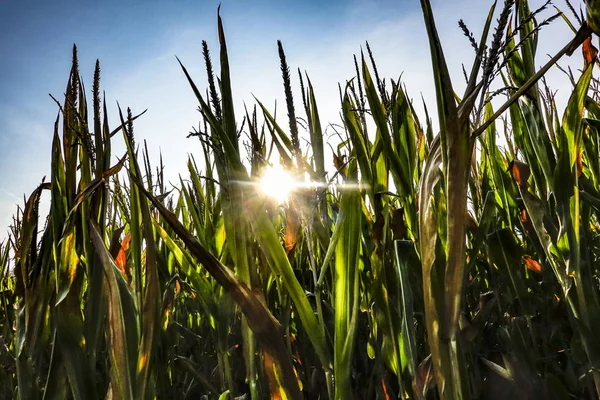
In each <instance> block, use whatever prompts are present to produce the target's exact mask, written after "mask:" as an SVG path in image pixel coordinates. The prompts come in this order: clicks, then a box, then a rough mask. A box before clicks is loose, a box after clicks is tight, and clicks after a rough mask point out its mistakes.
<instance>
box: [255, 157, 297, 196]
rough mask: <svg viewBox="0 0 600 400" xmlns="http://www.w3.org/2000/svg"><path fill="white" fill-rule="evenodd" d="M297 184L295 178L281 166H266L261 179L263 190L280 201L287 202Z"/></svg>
mask: <svg viewBox="0 0 600 400" xmlns="http://www.w3.org/2000/svg"><path fill="white" fill-rule="evenodd" d="M296 186H297V185H296V183H295V182H294V178H293V177H292V176H291V175H290V174H289V173H288V172H287V171H286V170H285V169H283V168H282V167H281V166H273V167H269V168H266V170H265V171H264V174H263V176H262V178H261V179H260V189H261V191H262V192H263V193H264V194H265V195H267V196H269V197H272V198H273V199H275V200H277V202H279V203H285V202H286V201H287V200H288V196H289V195H290V193H291V192H292V191H293V190H294V188H295V187H296Z"/></svg>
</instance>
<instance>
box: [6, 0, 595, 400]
mask: <svg viewBox="0 0 600 400" xmlns="http://www.w3.org/2000/svg"><path fill="white" fill-rule="evenodd" d="M421 8H422V11H423V17H424V23H425V26H426V28H427V33H428V36H429V44H430V51H431V63H432V66H433V76H432V77H431V78H432V80H433V82H435V88H436V100H437V102H436V104H424V110H425V112H424V115H419V116H418V115H417V112H416V111H415V109H414V107H413V103H412V100H411V98H410V97H409V96H408V94H407V93H406V92H405V90H404V86H403V83H402V82H401V81H396V80H390V79H384V78H380V76H379V74H378V71H377V66H376V64H375V61H374V58H375V57H374V55H373V54H372V52H371V49H370V48H369V46H368V44H367V46H366V50H367V51H366V54H363V53H361V54H359V55H357V56H355V57H354V62H355V67H356V76H354V77H353V78H352V79H350V80H348V81H345V82H344V83H343V84H341V85H340V90H339V93H340V98H339V101H340V108H339V110H340V117H341V123H340V125H339V129H338V132H337V133H338V136H339V139H340V140H339V145H334V146H328V145H329V143H327V140H326V139H325V136H324V128H325V126H326V124H325V122H324V121H322V120H321V119H320V117H319V110H318V103H317V97H316V95H315V91H314V89H313V86H312V84H311V81H310V78H309V76H308V75H306V74H304V73H301V72H300V70H298V76H297V78H298V79H297V80H294V82H299V83H300V85H299V87H292V86H293V85H292V72H291V70H290V66H288V64H287V61H286V56H285V53H284V49H283V44H282V43H281V42H278V50H279V57H280V61H281V71H280V72H281V75H282V78H283V90H284V94H285V98H286V104H285V108H286V110H285V111H286V113H287V117H288V119H287V121H286V123H285V124H281V122H280V121H281V118H279V122H278V119H276V118H275V117H274V115H275V112H274V110H269V109H267V108H266V107H265V106H264V105H263V104H262V103H261V102H260V101H259V100H258V99H257V101H256V105H253V106H251V107H249V108H248V109H245V110H244V115H245V117H244V118H243V119H242V121H239V120H238V121H236V118H235V115H236V114H235V110H234V106H233V104H234V101H233V99H234V95H233V93H232V90H231V82H230V68H233V67H234V66H230V65H229V61H228V53H227V45H226V39H225V30H224V24H223V22H222V20H221V17H220V16H219V17H218V41H219V48H218V51H219V55H218V62H217V63H215V64H214V65H213V62H212V60H211V55H210V53H209V48H208V45H207V43H206V42H202V50H203V55H204V59H205V64H206V72H207V76H206V82H207V83H206V84H205V85H199V84H198V83H197V82H199V79H198V78H197V77H193V76H191V75H190V74H189V73H188V71H187V69H186V68H185V66H184V63H183V62H181V61H180V64H181V69H182V76H181V78H182V79H187V81H189V86H190V89H191V90H192V91H193V93H194V94H195V96H196V98H197V100H198V104H197V105H194V104H190V107H192V106H198V109H199V121H200V124H199V127H198V129H196V130H195V131H194V132H193V133H192V134H191V135H190V138H189V139H188V140H199V141H200V142H201V144H202V149H203V153H202V154H193V155H190V157H189V162H188V171H187V172H186V173H185V174H182V177H181V180H180V182H179V185H178V186H177V187H176V188H175V189H172V188H170V187H169V186H168V185H167V183H166V182H165V180H164V168H165V166H164V165H163V164H162V159H161V160H159V162H158V164H154V163H153V160H150V159H149V156H148V150H147V147H146V146H145V145H144V146H139V145H138V144H137V143H136V141H135V134H134V122H135V120H136V119H137V118H143V115H133V113H132V112H131V110H129V109H128V110H127V111H126V112H125V111H123V110H121V109H118V113H119V117H120V118H119V120H118V121H116V123H115V122H114V121H111V123H109V121H108V117H107V115H108V112H107V105H106V102H105V101H104V100H103V99H102V97H101V89H100V64H99V63H98V62H97V64H96V69H95V71H94V76H93V86H92V90H91V94H92V98H91V102H90V103H88V99H87V98H86V90H85V88H84V85H83V82H82V78H81V77H80V72H79V68H78V61H77V49H76V48H75V47H74V49H73V61H72V68H71V71H70V74H69V78H68V83H67V86H66V90H65V96H64V100H63V101H62V102H59V101H57V102H56V103H57V105H58V107H59V113H58V117H57V119H56V123H55V125H54V127H53V129H52V127H49V132H52V135H53V138H54V139H53V144H52V149H51V154H52V158H51V160H52V161H51V162H52V166H51V175H50V177H49V181H42V183H41V184H40V185H39V186H38V187H37V188H35V189H34V190H33V192H32V193H31V194H30V195H29V197H28V198H27V200H26V202H25V204H24V205H23V206H22V207H19V208H18V210H17V212H16V214H15V216H14V218H13V221H14V223H13V224H12V226H11V227H10V232H9V237H8V239H7V240H6V241H5V242H3V243H1V245H0V365H2V368H0V399H10V398H18V399H86V400H87V399H92V400H93V399H153V398H157V399H171V398H173V399H265V398H273V399H293V400H297V399H340V400H341V399H394V398H401V399H444V400H445V399H507V398H510V399H513V400H514V399H598V398H599V395H600V340H599V339H598V338H600V305H599V302H598V295H599V288H600V287H599V278H600V260H599V258H600V96H599V92H598V87H599V85H598V80H597V79H596V78H594V76H593V71H594V68H595V65H596V60H597V50H596V49H595V47H594V45H593V44H592V39H589V38H588V39H586V40H585V41H584V42H583V45H582V49H583V51H581V50H578V51H577V52H575V53H574V55H573V57H581V54H583V55H584V56H583V59H584V62H585V65H584V68H583V69H582V70H580V71H573V72H567V73H569V77H570V80H571V82H572V93H571V95H570V99H569V101H568V103H567V105H566V107H565V109H564V110H559V109H557V107H556V104H555V101H554V100H555V98H554V94H555V92H554V91H553V90H552V88H551V87H550V86H549V85H550V84H551V82H547V81H546V80H544V79H541V80H540V79H539V78H543V73H544V72H545V70H547V68H550V67H551V66H552V65H550V64H553V62H552V63H549V64H548V65H547V68H546V69H545V70H540V71H538V70H537V69H536V46H537V40H538V35H543V34H544V29H543V27H544V26H545V25H547V24H549V23H552V22H554V20H557V21H555V23H565V22H566V23H568V24H569V25H570V26H571V28H572V29H573V36H575V32H576V31H577V29H578V24H581V23H582V21H581V18H579V16H578V15H577V14H576V13H575V15H573V13H569V12H566V13H565V14H562V13H560V12H559V13H557V14H555V15H553V16H551V17H549V18H546V19H540V15H541V14H542V11H546V10H551V7H550V2H547V3H544V5H542V7H541V8H539V9H535V10H532V9H530V8H529V5H528V2H527V1H525V0H520V1H516V2H515V1H513V0H505V1H504V2H503V3H502V4H499V5H497V4H496V3H495V2H494V4H493V5H492V7H491V8H490V11H489V15H488V17H487V20H486V22H485V24H484V28H483V31H482V32H480V33H479V34H478V35H479V36H478V38H476V37H475V35H474V34H473V33H472V32H471V31H469V29H468V28H467V27H466V25H465V24H464V23H462V21H461V23H460V24H459V25H460V27H461V28H462V29H463V31H464V33H465V36H466V37H467V39H468V41H469V42H470V44H471V45H472V47H473V50H474V55H473V59H472V60H465V65H466V66H470V70H465V74H464V79H465V81H466V86H465V87H466V89H465V91H464V93H457V92H456V91H455V90H454V89H453V87H457V85H458V84H457V83H456V80H457V79H459V78H462V77H459V78H451V76H450V74H449V72H448V68H447V65H446V61H445V57H444V50H443V49H442V46H441V43H440V40H439V37H438V33H437V30H436V26H435V20H434V16H433V11H432V8H431V5H430V3H429V0H421ZM497 15H499V17H498V18H497V19H496V18H495V16H497ZM544 15H545V14H544ZM577 20H579V21H577ZM594 38H595V36H594ZM567 40H568V38H567ZM567 40H565V43H564V44H565V45H567V47H566V48H565V49H563V50H561V51H560V52H559V53H557V57H555V60H557V59H558V58H560V57H561V56H562V55H563V54H564V53H565V52H566V49H567V48H568V47H569V46H568V44H567ZM594 40H595V39H594ZM572 46H573V43H571V47H572ZM558 51H559V49H557V52H558ZM178 61H179V60H178ZM215 71H216V72H215ZM273 72H274V73H275V74H277V73H278V71H273ZM278 79H279V78H278ZM453 84H454V86H453ZM461 87H462V86H461ZM492 87H493V88H494V90H492V89H491V88H492ZM498 87H499V88H500V89H498V90H496V89H495V88H498ZM294 96H296V99H297V100H298V99H301V102H300V101H299V102H298V104H301V105H302V107H300V108H299V109H296V108H295V107H294ZM496 104H499V105H500V107H495V106H496ZM434 119H435V120H437V124H438V125H439V132H438V133H436V132H434V129H433V126H432V120H434ZM121 140H122V141H123V142H124V143H125V145H126V150H127V152H126V154H124V155H123V154H114V152H113V151H112V150H111V149H112V146H113V144H114V143H115V142H116V141H121ZM154 161H155V160H154ZM276 166H278V167H279V168H281V169H283V170H285V171H286V173H287V174H289V177H290V179H291V180H293V181H294V182H297V184H296V185H294V187H293V190H292V191H291V193H290V194H289V196H288V197H287V200H286V201H283V202H278V201H276V200H274V199H272V198H271V197H269V196H266V195H265V193H264V191H262V190H261V189H260V182H261V178H262V177H263V176H264V175H265V174H266V173H267V171H268V170H269V169H272V168H274V167H276ZM330 166H332V167H331V168H330ZM42 198H44V199H47V198H49V199H50V200H49V203H50V210H49V214H48V215H47V216H46V215H40V210H39V203H40V200H41V199H42Z"/></svg>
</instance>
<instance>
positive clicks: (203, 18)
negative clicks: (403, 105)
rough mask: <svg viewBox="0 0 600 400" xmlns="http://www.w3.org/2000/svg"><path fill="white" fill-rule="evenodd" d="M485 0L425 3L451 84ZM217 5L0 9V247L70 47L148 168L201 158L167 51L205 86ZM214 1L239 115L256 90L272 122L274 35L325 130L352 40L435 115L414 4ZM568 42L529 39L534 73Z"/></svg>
mask: <svg viewBox="0 0 600 400" xmlns="http://www.w3.org/2000/svg"><path fill="white" fill-rule="evenodd" d="M499 2H500V3H501V1H499ZM491 3H492V1H491V0H489V1H488V0H453V1H448V0H432V4H433V8H434V13H435V15H436V18H437V22H438V30H439V32H440V37H441V38H442V41H443V45H444V48H445V51H446V55H447V58H448V64H449V67H450V69H451V73H452V75H453V77H455V81H456V82H462V74H461V64H460V63H461V62H467V63H468V62H469V61H470V60H472V58H473V55H472V49H471V48H470V46H469V43H468V42H467V41H466V39H465V38H464V36H463V35H462V33H461V31H460V29H459V28H458V27H457V21H458V19H460V18H463V19H464V20H465V21H466V23H467V25H468V26H469V28H470V29H471V30H472V31H473V32H474V33H475V36H476V37H479V35H480V31H481V27H482V24H483V22H484V19H485V16H486V14H487V11H488V9H489V6H490V5H491ZM559 3H560V2H559ZM218 4H219V3H218V1H212V0H210V1H209V0H204V1H199V0H195V1H192V0H173V1H160V2H159V1H112V0H111V1H98V0H81V1H72V0H54V1H40V0H36V1H33V0H30V1H22V0H0V54H2V59H3V61H2V62H1V63H0V240H1V238H3V237H5V232H6V230H7V226H8V225H9V223H10V221H11V215H12V214H13V213H14V211H15V204H17V203H19V204H22V199H23V194H27V195H29V193H31V191H32V190H33V189H34V188H35V187H36V185H37V184H38V183H39V182H40V181H41V178H42V177H43V176H44V175H47V176H49V173H50V171H49V168H50V150H51V148H50V145H51V139H52V129H53V123H54V119H55V118H56V115H57V111H58V110H57V108H56V105H55V104H54V102H53V101H52V100H51V99H50V97H49V96H48V93H51V94H53V95H54V96H55V97H56V98H58V99H61V98H62V94H63V92H64V88H65V85H66V80H67V77H68V72H69V68H70V61H71V47H72V45H73V43H76V44H77V46H78V48H79V57H80V73H81V76H82V78H83V81H84V83H85V84H86V89H87V90H88V92H89V90H91V85H92V76H93V69H94V63H95V60H96V58H99V59H100V63H101V67H102V82H101V85H102V89H103V90H105V92H106V100H107V105H108V108H109V117H110V121H111V126H113V127H114V126H116V121H117V114H116V101H119V103H120V104H121V106H122V107H123V108H126V107H131V108H132V110H133V112H134V113H137V112H140V111H142V110H144V109H146V108H148V109H149V110H148V113H146V115H144V116H143V117H142V118H140V120H139V122H138V123H136V124H135V132H136V140H137V143H142V142H143V140H144V139H146V140H147V141H148V147H149V150H150V153H151V157H152V158H153V159H154V160H158V153H159V151H162V154H163V158H164V159H165V164H166V165H167V171H166V172H167V177H168V178H169V179H170V180H171V181H172V182H176V181H177V175H178V174H179V173H182V174H183V175H184V176H185V174H186V171H185V162H186V160H187V154H188V153H192V154H196V155H198V154H200V147H199V146H198V144H197V143H196V142H195V141H194V140H192V139H186V135H187V133H188V132H189V131H190V129H191V127H192V126H194V125H197V121H198V117H199V116H198V114H197V112H196V108H197V103H196V101H195V99H194V97H193V95H192V93H191V91H190V89H189V87H188V84H187V82H186V80H185V77H184V76H183V74H182V73H181V70H180V68H179V66H178V64H177V62H176V59H175V55H177V56H178V57H179V58H180V59H181V60H182V62H183V63H184V64H185V65H186V67H187V68H188V70H189V71H190V73H191V74H192V76H193V77H195V80H196V82H197V83H198V85H199V86H201V87H204V82H205V73H204V64H203V61H202V57H201V40H203V39H205V40H207V41H208V44H209V46H210V48H211V51H212V55H213V59H214V60H216V59H217V57H218V40H217V32H216V10H217V6H218ZM221 4H222V5H221V15H222V17H223V19H224V25H225V33H226V37H227V41H228V49H229V56H230V64H231V68H232V85H233V91H234V97H235V106H236V111H237V112H238V113H240V112H241V111H242V110H243V104H244V103H246V104H248V105H252V104H253V97H252V95H255V96H256V97H257V98H259V99H260V100H261V101H263V102H264V103H265V104H266V105H268V107H270V108H271V109H273V106H274V104H275V100H276V99H277V104H279V105H280V107H279V112H278V115H280V116H281V117H282V118H283V117H285V112H284V110H283V108H282V107H281V106H282V105H283V89H282V83H281V78H280V71H279V59H278V56H277V45H276V41H277V40H278V39H280V40H282V41H283V45H284V48H285V50H286V55H287V58H288V63H289V64H290V66H291V67H292V70H295V69H296V68H298V67H300V68H301V69H303V70H306V71H307V72H308V74H309V75H310V77H311V80H312V83H313V86H314V88H315V91H316V94H317V101H318V102H319V109H320V112H321V117H322V120H323V122H324V125H325V122H338V119H339V118H338V108H339V107H338V89H337V83H338V82H344V81H345V80H346V79H349V78H350V77H352V75H353V74H354V65H353V62H352V55H353V54H357V53H359V52H360V49H361V45H364V41H365V40H368V41H369V43H370V44H371V48H372V50H373V52H374V53H375V58H376V60H377V63H378V67H379V72H380V75H381V76H383V77H387V78H394V79H396V78H397V77H398V76H399V75H400V74H401V73H403V81H404V83H405V84H406V86H407V88H408V93H409V95H410V96H412V97H413V98H414V99H415V105H416V106H417V109H418V110H420V109H421V106H420V94H421V93H422V94H423V96H424V98H425V100H426V102H427V103H428V107H429V108H430V110H434V109H435V103H434V101H435V98H434V95H433V86H432V83H431V78H430V76H431V65H430V60H429V50H428V44H427V39H426V34H425V29H424V26H423V18H422V16H421V12H420V6H419V2H418V1H417V0H395V1H392V0H347V1H313V0H305V1H272V0H254V1H242V0H223V1H222V2H221ZM530 4H531V7H532V8H534V7H536V6H539V5H541V4H542V1H541V0H530ZM575 4H576V5H577V2H575ZM557 5H558V6H559V7H563V4H557ZM570 35H571V33H570V31H569V30H568V29H567V28H566V26H565V24H564V23H563V22H562V21H561V20H560V19H559V20H557V21H556V22H555V23H554V24H553V25H552V26H550V27H548V28H546V29H545V31H544V32H543V33H542V35H541V37H540V49H539V52H538V65H541V64H542V63H543V62H545V61H546V59H547V57H546V56H545V55H546V54H548V53H552V52H555V51H556V50H558V49H559V46H560V47H562V45H563V43H566V42H567V41H568V40H569V38H570V37H571V36H570ZM567 63H569V64H571V65H573V66H574V67H575V68H577V67H579V65H580V64H581V62H580V59H579V58H577V57H574V58H573V59H572V60H566V61H563V62H562V64H563V65H566V64H567ZM468 67H469V65H467V68H468ZM293 77H294V80H293V82H292V84H293V85H294V89H295V90H296V91H295V94H296V100H299V97H300V95H299V92H298V91H297V90H298V82H297V79H296V78H295V74H293ZM548 79H549V82H550V83H551V85H552V87H554V88H556V89H559V102H562V104H564V101H566V98H565V96H564V95H561V93H562V94H565V93H567V92H568V90H569V82H568V80H567V79H566V78H565V77H564V76H563V75H562V73H560V72H558V71H557V70H554V71H552V72H551V74H550V75H549V77H548ZM457 86H459V87H460V84H458V85H457ZM89 97H90V96H89V93H88V98H89ZM282 122H283V123H284V125H287V124H285V121H282ZM115 138H116V139H117V143H116V149H115V151H114V152H113V156H114V157H116V156H117V155H119V154H120V153H119V152H120V151H121V150H120V149H122V146H121V143H120V141H121V140H122V139H121V138H119V137H118V136H116V137H115Z"/></svg>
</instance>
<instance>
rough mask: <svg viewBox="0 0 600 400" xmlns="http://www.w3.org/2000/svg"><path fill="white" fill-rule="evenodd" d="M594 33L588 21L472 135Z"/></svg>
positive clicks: (477, 131) (495, 117) (490, 121)
mask: <svg viewBox="0 0 600 400" xmlns="http://www.w3.org/2000/svg"><path fill="white" fill-rule="evenodd" d="M591 34H592V30H591V28H590V27H589V26H587V24H586V23H584V24H583V25H582V26H581V29H579V31H578V32H577V34H576V35H575V37H574V38H573V40H571V41H570V42H569V43H567V45H566V46H565V47H563V48H562V49H561V50H560V51H559V52H558V53H556V55H555V56H554V57H552V59H550V61H548V62H547V63H546V65H544V66H543V67H542V68H540V70H539V71H538V72H536V73H535V75H533V76H532V77H531V78H529V80H528V81H527V82H525V83H524V84H523V86H521V87H520V88H519V90H517V91H516V92H515V94H513V95H512V96H511V97H510V98H509V99H508V100H507V101H506V103H504V104H503V105H502V106H501V107H500V108H499V109H498V111H496V112H495V113H494V115H492V116H491V117H490V118H489V119H488V120H487V121H485V122H484V123H483V124H482V125H481V126H480V127H479V128H477V129H475V131H474V132H473V134H472V135H471V136H472V137H477V136H479V135H481V134H482V133H483V132H484V131H485V130H486V129H487V128H488V127H489V126H490V125H491V124H492V123H493V122H494V121H495V120H496V119H497V118H498V117H499V116H500V115H502V114H503V113H504V112H505V111H506V110H507V109H508V108H509V107H510V106H511V105H513V104H514V103H515V102H516V101H517V100H519V98H520V97H521V96H522V95H523V94H525V92H527V91H528V90H529V89H531V87H532V86H533V85H535V84H536V83H537V81H539V80H540V79H541V78H542V77H543V76H544V75H545V74H546V72H548V70H549V69H550V68H552V67H553V66H554V64H556V63H557V62H558V60H560V59H561V58H562V56H564V55H565V54H568V55H571V54H573V52H574V51H575V49H577V48H578V47H579V46H580V45H581V44H582V43H583V42H584V41H585V39H587V38H588V37H589V36H590V35H591Z"/></svg>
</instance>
